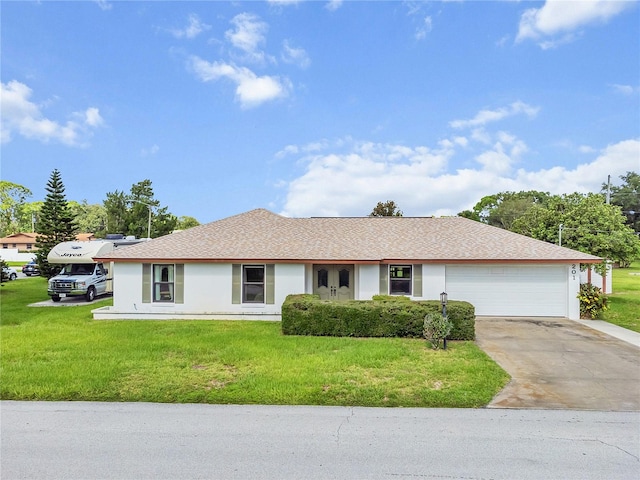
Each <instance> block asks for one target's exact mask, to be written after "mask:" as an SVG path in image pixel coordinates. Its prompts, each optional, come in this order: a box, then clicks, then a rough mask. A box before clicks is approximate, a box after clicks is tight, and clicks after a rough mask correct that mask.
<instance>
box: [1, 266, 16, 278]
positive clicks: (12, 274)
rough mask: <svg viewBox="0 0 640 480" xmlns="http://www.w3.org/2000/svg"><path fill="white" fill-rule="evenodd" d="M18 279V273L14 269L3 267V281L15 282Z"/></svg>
mask: <svg viewBox="0 0 640 480" xmlns="http://www.w3.org/2000/svg"><path fill="white" fill-rule="evenodd" d="M16 278H18V272H16V269H15V268H13V267H2V279H3V280H15V279H16Z"/></svg>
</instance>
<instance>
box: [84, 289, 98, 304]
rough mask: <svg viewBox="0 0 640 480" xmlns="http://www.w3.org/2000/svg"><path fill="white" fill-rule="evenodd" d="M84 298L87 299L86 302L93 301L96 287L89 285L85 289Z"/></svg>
mask: <svg viewBox="0 0 640 480" xmlns="http://www.w3.org/2000/svg"><path fill="white" fill-rule="evenodd" d="M84 298H86V299H87V302H93V301H94V300H95V298H96V289H95V288H94V287H89V290H87V293H86V294H85V296H84Z"/></svg>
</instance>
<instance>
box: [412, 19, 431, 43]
mask: <svg viewBox="0 0 640 480" xmlns="http://www.w3.org/2000/svg"><path fill="white" fill-rule="evenodd" d="M431 30H433V21H432V20H431V17H430V16H427V17H424V21H423V23H422V25H420V26H419V27H418V28H417V29H416V33H415V38H416V40H424V39H425V38H426V37H427V34H428V33H429V32H431Z"/></svg>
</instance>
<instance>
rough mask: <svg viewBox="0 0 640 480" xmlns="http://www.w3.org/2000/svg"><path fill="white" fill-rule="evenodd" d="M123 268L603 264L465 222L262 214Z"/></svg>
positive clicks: (170, 240) (156, 243) (121, 253)
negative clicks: (159, 264) (161, 264)
mask: <svg viewBox="0 0 640 480" xmlns="http://www.w3.org/2000/svg"><path fill="white" fill-rule="evenodd" d="M100 260H113V261H121V262H148V261H180V262H231V261H233V262H241V261H242V262H246V261H251V262H254V261H261V262H295V263H302V262H320V263H321V262H327V263H329V262H330V263H340V262H344V263H347V262H348V263H381V262H383V263H386V262H397V261H402V262H421V261H427V262H440V263H445V262H446V263H454V262H545V263H549V262H559V263H567V262H580V263H598V262H600V261H601V260H602V259H600V258H599V257H595V256H593V255H588V254H585V253H581V252H578V251H576V250H571V249H568V248H564V247H559V246H557V245H553V244H551V243H547V242H542V241H539V240H535V239H532V238H529V237H526V236H523V235H519V234H517V233H513V232H509V231H507V230H503V229H501V228H497V227H492V226H489V225H485V224H483V223H480V222H476V221H473V220H469V219H466V218H462V217H441V218H431V217H337V218H335V217H334V218H324V217H320V218H288V217H283V216H281V215H277V214H275V213H272V212H270V211H268V210H264V209H256V210H251V211H249V212H246V213H242V214H239V215H235V216H232V217H228V218H224V219H222V220H217V221H215V222H211V223H208V224H205V225H200V226H197V227H193V228H190V229H188V230H183V231H181V232H176V233H172V234H170V235H165V236H163V237H159V238H155V239H153V240H150V241H148V242H144V243H139V244H136V245H132V246H129V247H126V248H121V249H119V250H116V251H114V252H113V253H112V254H110V255H109V256H108V257H104V258H101V259H100Z"/></svg>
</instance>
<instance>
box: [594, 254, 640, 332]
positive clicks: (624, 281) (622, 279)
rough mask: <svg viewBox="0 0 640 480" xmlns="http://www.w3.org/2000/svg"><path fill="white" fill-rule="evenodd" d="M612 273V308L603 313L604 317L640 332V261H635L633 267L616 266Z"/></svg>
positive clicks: (610, 297) (610, 301)
mask: <svg viewBox="0 0 640 480" xmlns="http://www.w3.org/2000/svg"><path fill="white" fill-rule="evenodd" d="M612 275H613V293H612V294H611V295H608V297H609V306H610V308H609V310H607V311H605V312H604V313H603V314H602V319H603V320H606V321H607V322H610V323H614V324H616V325H619V326H621V327H624V328H628V329H629V330H633V331H635V332H640V263H639V262H636V263H633V264H632V265H631V268H614V269H613V274H612Z"/></svg>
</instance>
